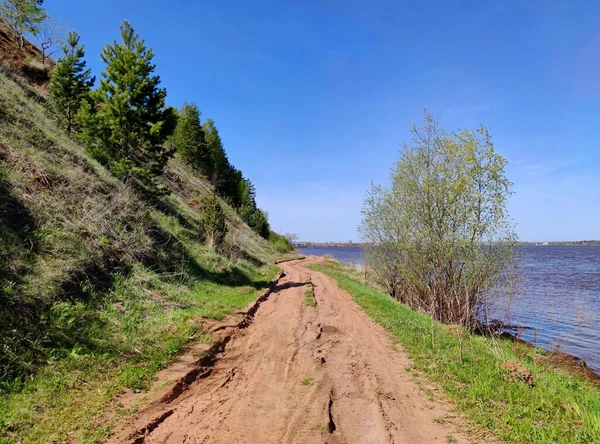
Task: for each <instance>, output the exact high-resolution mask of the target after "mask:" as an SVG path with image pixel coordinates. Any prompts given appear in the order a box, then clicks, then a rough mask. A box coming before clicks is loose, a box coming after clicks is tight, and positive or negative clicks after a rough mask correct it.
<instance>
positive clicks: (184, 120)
mask: <svg viewBox="0 0 600 444" xmlns="http://www.w3.org/2000/svg"><path fill="white" fill-rule="evenodd" d="M173 140H174V142H175V147H176V149H177V151H178V152H179V153H180V154H181V158H182V159H183V161H184V162H186V163H188V164H190V165H191V166H192V167H194V169H196V170H197V171H199V172H201V173H202V174H204V175H205V176H207V177H210V176H211V172H212V161H211V158H210V153H209V151H208V146H207V145H206V141H205V140H204V129H203V128H202V125H201V124H200V111H199V110H198V107H197V106H196V105H194V104H193V103H192V104H189V103H184V104H183V107H182V108H181V111H180V112H179V119H178V120H177V127H176V128H175V133H174V135H173Z"/></svg>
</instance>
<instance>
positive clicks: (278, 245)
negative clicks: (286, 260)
mask: <svg viewBox="0 0 600 444" xmlns="http://www.w3.org/2000/svg"><path fill="white" fill-rule="evenodd" d="M269 242H270V243H271V244H272V245H273V247H274V248H275V249H276V250H277V251H278V252H280V253H289V252H290V251H293V250H294V245H292V243H291V242H290V241H289V240H288V239H287V238H286V237H285V236H283V235H281V234H278V233H275V232H274V231H271V232H270V233H269Z"/></svg>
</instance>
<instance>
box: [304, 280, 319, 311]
mask: <svg viewBox="0 0 600 444" xmlns="http://www.w3.org/2000/svg"><path fill="white" fill-rule="evenodd" d="M304 297H305V302H306V305H308V306H309V307H314V306H315V305H317V300H316V299H315V289H314V285H313V284H312V282H309V283H308V284H306V290H305V291H304Z"/></svg>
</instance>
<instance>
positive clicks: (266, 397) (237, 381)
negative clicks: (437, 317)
mask: <svg viewBox="0 0 600 444" xmlns="http://www.w3.org/2000/svg"><path fill="white" fill-rule="evenodd" d="M319 260H321V259H318V258H315V257H310V258H308V259H304V260H298V261H292V262H286V263H283V264H281V267H282V268H283V269H284V270H285V273H286V274H285V276H283V277H282V278H281V279H280V280H279V281H278V283H277V285H275V286H274V288H273V289H272V291H271V292H270V294H266V295H265V296H264V297H263V298H262V301H261V303H260V305H257V306H255V307H254V308H252V309H251V312H250V313H249V314H246V316H241V317H240V316H238V317H237V318H231V319H229V320H227V321H226V322H223V323H219V324H215V325H214V326H213V327H212V329H211V331H213V332H214V334H215V336H216V337H217V338H221V342H220V343H219V344H218V346H217V347H213V349H212V350H210V351H209V356H207V357H205V358H204V359H200V360H199V361H197V362H196V361H194V362H192V363H190V362H186V358H185V357H184V358H182V361H181V362H180V363H179V364H177V363H176V364H175V368H180V370H177V371H181V367H182V366H183V367H185V368H187V370H186V372H187V373H185V374H186V376H184V377H183V378H181V379H180V380H179V383H178V384H176V385H175V386H173V384H171V385H170V387H171V388H170V389H169V390H168V391H167V392H165V389H164V388H163V390H162V392H163V393H162V394H161V395H160V397H159V398H157V399H156V400H155V401H154V402H148V403H147V405H146V406H145V407H143V408H142V409H141V410H140V412H139V413H138V414H137V415H136V416H134V417H133V418H131V419H129V420H128V421H127V423H126V424H121V425H120V426H118V427H117V431H116V434H115V435H114V436H113V437H112V438H111V442H138V443H141V442H144V443H167V442H169V443H171V442H172V443H411V444H416V443H429V442H436V443H446V442H470V441H472V440H471V439H469V437H468V436H469V435H468V434H465V433H461V431H460V430H459V429H460V428H461V426H460V422H461V421H459V420H456V419H457V415H456V414H455V413H453V411H452V410H453V409H452V407H451V406H450V405H449V404H447V403H444V402H443V401H441V400H438V399H435V400H433V399H432V397H431V395H428V394H427V393H426V392H425V391H424V390H423V389H422V388H420V387H419V384H418V383H417V382H416V381H415V378H414V377H413V376H411V374H409V372H407V370H406V368H407V367H408V366H410V360H409V358H408V357H407V356H406V354H405V353H404V352H403V351H402V350H401V347H399V346H398V347H397V346H396V345H394V344H393V342H392V341H391V340H390V338H389V336H388V334H387V333H386V331H385V330H384V329H383V328H382V327H380V326H379V325H377V324H376V323H375V322H373V321H372V320H371V319H370V318H369V317H368V316H367V315H366V314H365V313H364V312H363V311H362V309H361V308H359V307H358V306H357V305H356V304H355V303H354V302H353V301H352V298H351V296H350V295H349V294H348V293H346V292H344V291H342V290H341V289H340V288H339V287H338V286H337V284H336V283H335V282H334V281H333V280H332V279H331V278H329V277H327V276H325V275H323V274H321V273H318V272H316V271H313V270H309V269H308V268H306V266H307V265H309V264H311V263H315V262H317V261H319ZM309 283H312V286H313V287H314V296H315V301H316V304H315V305H314V306H311V305H308V304H307V303H306V297H305V291H306V290H307V288H310V284H309ZM256 307H257V308H256ZM254 310H256V311H255V313H254ZM238 324H239V325H238ZM192 355H193V354H192ZM192 355H188V361H189V360H190V359H189V356H192ZM213 355H214V357H213ZM190 365H191V367H190ZM178 366H179V367H178ZM186 366H187V367H186ZM173 372H174V370H173V369H170V370H167V371H166V372H162V375H161V374H159V381H160V378H169V377H171V378H172V376H173ZM179 376H181V375H179ZM171 381H172V379H171ZM163 383H164V384H167V383H166V382H163ZM163 387H164V385H163ZM436 398H437V396H436Z"/></svg>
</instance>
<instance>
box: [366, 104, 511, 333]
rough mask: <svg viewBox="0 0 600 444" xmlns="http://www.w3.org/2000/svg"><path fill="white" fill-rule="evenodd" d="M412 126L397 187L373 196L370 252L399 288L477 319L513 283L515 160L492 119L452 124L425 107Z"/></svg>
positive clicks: (447, 315)
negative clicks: (493, 134) (477, 124)
mask: <svg viewBox="0 0 600 444" xmlns="http://www.w3.org/2000/svg"><path fill="white" fill-rule="evenodd" d="M412 133H413V141H412V144H410V145H406V146H405V147H404V150H403V151H402V153H401V157H400V160H399V162H398V163H397V164H396V168H395V170H394V171H393V173H392V175H391V179H392V185H391V187H390V188H389V189H386V188H383V187H379V186H373V188H372V189H371V192H370V193H369V196H368V197H367V199H366V200H365V203H364V207H363V216H364V217H363V222H362V226H361V233H362V236H363V239H364V240H365V241H367V242H368V243H369V244H370V247H369V248H367V249H366V262H367V265H368V266H369V267H370V268H372V269H373V270H375V272H376V273H377V274H378V275H379V278H380V282H381V283H382V284H383V285H385V286H386V288H387V290H388V291H389V292H390V294H391V295H392V296H394V297H395V298H397V299H399V300H400V301H402V302H405V303H407V304H409V305H410V306H411V307H414V308H418V309H420V310H424V311H427V312H429V313H431V314H432V316H433V317H434V318H435V319H437V320H440V321H442V322H446V323H462V324H465V325H468V326H470V327H473V326H474V325H475V319H476V315H477V314H479V312H480V311H484V310H485V308H486V306H487V303H488V302H490V301H491V300H492V298H493V297H494V296H495V294H496V292H498V291H501V290H502V291H513V288H511V286H512V284H513V282H514V281H513V280H512V277H513V274H512V265H513V261H512V256H513V251H514V247H515V244H516V236H515V234H514V232H513V229H512V225H511V222H510V219H509V218H508V215H507V213H506V203H507V198H508V196H510V194H511V192H510V186H511V183H510V182H509V181H508V179H507V178H506V176H505V172H504V169H505V167H506V163H507V162H506V160H505V159H504V158H503V157H502V156H500V155H499V154H497V153H496V152H495V150H494V145H493V143H492V140H491V138H490V136H489V134H488V132H487V130H486V129H485V128H480V129H479V130H477V131H476V132H472V131H469V130H461V131H458V132H455V133H452V134H446V133H445V132H443V131H442V130H441V129H439V128H438V126H437V124H436V122H435V121H434V120H433V117H432V116H431V115H430V114H426V116H425V123H424V124H423V126H422V127H417V126H413V128H412Z"/></svg>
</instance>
